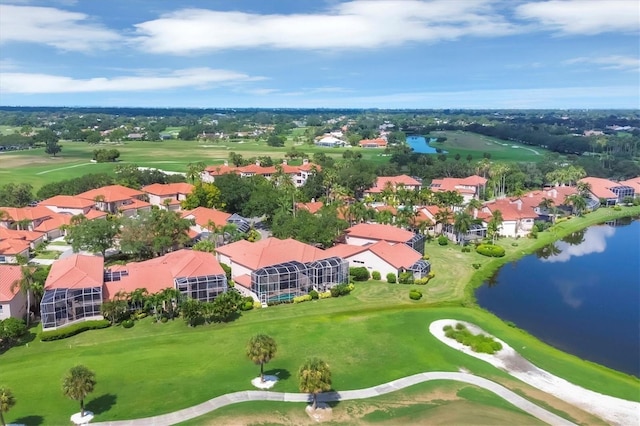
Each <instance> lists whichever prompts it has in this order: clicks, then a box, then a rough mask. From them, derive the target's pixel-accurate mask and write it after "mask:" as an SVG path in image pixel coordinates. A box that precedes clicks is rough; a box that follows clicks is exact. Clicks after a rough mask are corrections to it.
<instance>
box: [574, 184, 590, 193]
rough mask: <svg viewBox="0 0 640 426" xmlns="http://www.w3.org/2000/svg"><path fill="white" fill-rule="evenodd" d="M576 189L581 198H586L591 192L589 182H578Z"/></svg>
mask: <svg viewBox="0 0 640 426" xmlns="http://www.w3.org/2000/svg"><path fill="white" fill-rule="evenodd" d="M576 189H577V190H578V194H580V195H582V196H583V197H588V196H589V193H590V192H591V184H590V183H589V182H578V184H577V185H576Z"/></svg>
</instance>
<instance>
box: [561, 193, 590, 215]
mask: <svg viewBox="0 0 640 426" xmlns="http://www.w3.org/2000/svg"><path fill="white" fill-rule="evenodd" d="M564 202H565V204H568V205H570V206H571V210H572V212H573V213H574V214H577V215H578V216H582V212H583V211H584V210H585V209H586V208H587V201H586V200H585V199H584V197H583V196H582V195H580V194H571V195H567V196H566V197H565V199H564Z"/></svg>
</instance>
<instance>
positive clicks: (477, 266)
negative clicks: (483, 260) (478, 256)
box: [471, 263, 482, 269]
mask: <svg viewBox="0 0 640 426" xmlns="http://www.w3.org/2000/svg"><path fill="white" fill-rule="evenodd" d="M471 266H473V269H480V266H482V265H481V264H479V263H472V264H471Z"/></svg>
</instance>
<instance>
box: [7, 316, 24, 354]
mask: <svg viewBox="0 0 640 426" xmlns="http://www.w3.org/2000/svg"><path fill="white" fill-rule="evenodd" d="M26 332H27V325H26V324H25V322H24V321H23V320H21V319H18V318H12V317H9V318H7V319H5V320H2V321H0V342H1V343H0V347H2V346H3V344H8V345H11V344H13V343H16V342H18V340H20V338H21V337H22V336H23V335H24V334H25V333H26Z"/></svg>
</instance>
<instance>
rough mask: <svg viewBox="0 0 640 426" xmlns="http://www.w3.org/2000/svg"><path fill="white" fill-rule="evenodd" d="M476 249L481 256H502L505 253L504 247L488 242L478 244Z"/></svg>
mask: <svg viewBox="0 0 640 426" xmlns="http://www.w3.org/2000/svg"><path fill="white" fill-rule="evenodd" d="M476 251H477V252H478V253H479V254H481V255H483V256H489V257H502V256H504V255H505V251H504V248H502V247H500V246H494V245H490V244H480V245H479V246H478V247H476Z"/></svg>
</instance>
